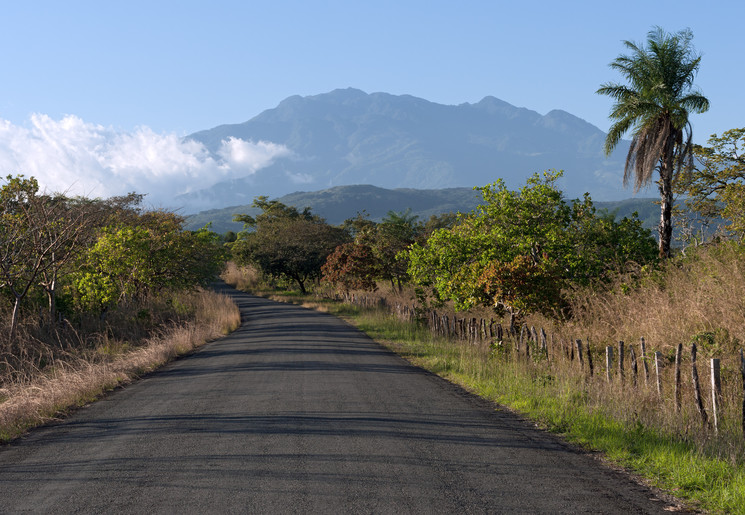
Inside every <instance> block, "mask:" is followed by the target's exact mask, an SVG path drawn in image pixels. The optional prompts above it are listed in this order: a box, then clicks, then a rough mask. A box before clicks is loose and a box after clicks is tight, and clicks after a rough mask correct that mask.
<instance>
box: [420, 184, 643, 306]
mask: <svg viewBox="0 0 745 515" xmlns="http://www.w3.org/2000/svg"><path fill="white" fill-rule="evenodd" d="M559 177H561V172H546V173H545V174H544V175H543V177H540V176H538V175H537V174H536V175H534V176H532V177H531V178H530V179H528V181H527V184H526V185H525V186H524V187H523V188H521V189H520V190H518V191H511V190H508V189H507V187H506V186H505V184H504V182H503V181H501V180H500V181H497V182H496V183H494V184H492V185H489V186H486V187H483V188H479V189H480V191H481V194H482V196H483V198H484V202H483V204H481V205H480V206H479V207H478V208H477V209H476V210H475V211H474V212H472V213H470V214H468V215H461V217H460V218H459V220H458V223H456V225H455V226H454V227H453V228H451V229H439V230H436V231H434V232H433V233H432V235H431V236H430V237H429V239H428V240H427V241H426V243H425V244H419V243H415V244H414V245H412V246H411V250H410V251H409V252H408V258H409V268H408V271H409V274H410V275H411V278H412V282H413V283H414V284H416V285H419V286H424V287H431V288H432V289H433V291H434V293H435V296H436V298H438V299H439V300H452V301H453V302H454V304H455V307H456V308H457V309H468V308H471V307H473V306H474V305H477V304H483V305H486V306H493V307H495V308H497V309H498V310H502V309H504V310H507V311H510V312H512V313H515V314H519V313H522V312H529V311H536V310H538V311H544V312H554V311H555V310H557V309H559V308H561V307H562V301H561V291H562V289H563V288H565V287H566V286H567V285H568V284H571V283H579V284H587V283H589V282H590V281H593V280H597V279H601V278H603V276H604V275H605V274H607V273H610V272H612V271H614V270H618V269H619V268H621V267H622V266H623V265H625V264H626V263H627V262H628V261H630V260H634V261H639V262H642V263H646V262H647V261H649V260H651V259H653V258H654V255H655V253H656V251H655V242H654V239H653V238H652V237H651V235H650V234H649V231H647V230H645V229H643V228H642V225H641V221H640V220H638V218H632V219H624V220H622V221H620V222H616V221H615V220H613V218H612V217H609V216H604V217H603V216H598V215H597V214H596V212H595V208H594V206H593V205H592V201H591V200H590V198H589V196H585V198H584V199H583V200H581V201H580V200H576V201H574V202H572V203H571V204H570V203H568V202H566V201H565V200H564V198H563V194H562V192H561V190H559V189H558V187H557V186H556V181H557V180H558V179H559Z"/></svg>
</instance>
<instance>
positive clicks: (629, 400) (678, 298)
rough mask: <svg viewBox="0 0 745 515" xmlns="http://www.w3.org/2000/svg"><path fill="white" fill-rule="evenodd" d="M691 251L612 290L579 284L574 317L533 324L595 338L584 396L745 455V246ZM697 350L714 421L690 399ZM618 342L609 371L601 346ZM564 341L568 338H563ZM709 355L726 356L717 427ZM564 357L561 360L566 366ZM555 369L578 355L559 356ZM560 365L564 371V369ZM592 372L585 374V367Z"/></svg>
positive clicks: (703, 446)
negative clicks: (621, 352) (744, 367)
mask: <svg viewBox="0 0 745 515" xmlns="http://www.w3.org/2000/svg"><path fill="white" fill-rule="evenodd" d="M687 254H688V255H687V256H684V257H680V258H677V259H674V260H671V261H669V262H668V263H666V264H665V265H664V266H663V267H661V268H660V269H659V270H657V271H654V272H651V273H647V274H643V275H642V277H641V278H637V279H635V282H634V283H633V284H625V283H624V282H623V280H619V282H618V283H616V284H614V285H613V286H612V287H610V288H608V289H607V290H606V291H597V290H592V289H589V288H588V289H585V290H578V291H575V292H574V293H573V294H572V296H571V305H572V311H573V315H574V316H573V318H572V319H571V320H569V321H566V322H562V323H559V322H557V321H555V320H548V319H545V318H543V317H539V316H535V317H530V318H529V319H528V323H529V324H535V325H536V326H539V325H540V326H544V327H546V329H547V331H549V332H553V333H554V334H555V337H556V340H557V341H561V342H564V345H565V346H566V345H569V344H570V343H572V342H574V341H575V340H576V339H582V341H583V342H584V343H585V345H586V343H587V342H590V344H591V352H592V353H593V358H594V365H595V375H594V377H593V378H592V379H590V380H587V381H586V386H585V390H586V395H587V402H588V405H589V406H591V407H593V409H597V410H600V411H602V412H603V413H606V414H608V415H610V416H612V417H614V418H615V419H617V420H621V421H623V422H625V423H626V424H628V425H629V426H630V427H633V426H635V425H638V426H640V427H648V428H654V429H657V430H660V431H662V432H664V433H665V434H668V435H672V436H675V437H677V438H680V439H682V440H684V441H687V442H692V443H694V444H695V445H696V446H697V448H698V449H699V450H700V451H701V452H704V453H706V454H707V455H710V456H716V457H718V458H721V459H725V460H727V461H729V462H731V463H733V464H742V463H745V435H743V423H742V420H743V395H744V388H743V386H744V385H743V378H742V375H741V371H740V354H739V352H740V349H741V348H743V341H744V340H745V249H743V247H741V246H740V245H737V244H735V243H732V242H723V243H720V244H717V245H710V246H706V247H699V248H692V249H688V252H687ZM641 338H644V339H645V341H646V346H647V356H648V359H647V367H648V369H649V373H650V378H649V380H647V379H646V376H644V374H643V370H644V368H643V365H644V363H643V362H642V360H641V345H640V339H641ZM619 341H624V342H625V350H626V355H625V367H624V368H625V374H624V377H621V375H620V371H619V368H618V367H619V363H618V342H619ZM694 343H695V344H696V346H697V350H698V356H697V368H698V375H699V378H700V386H701V394H702V397H703V402H704V407H705V410H706V412H707V418H708V422H709V423H708V424H704V423H703V419H702V417H701V415H700V414H699V412H698V410H697V408H696V406H695V403H694V388H693V377H692V376H693V367H692V359H691V346H692V344H694ZM678 344H682V345H683V353H682V363H681V389H680V399H681V406H680V408H678V405H677V403H676V400H675V384H676V383H675V355H676V350H677V347H678ZM630 345H632V346H634V351H635V354H636V358H637V360H636V363H637V367H638V370H639V377H638V379H637V381H638V384H637V386H636V387H633V386H632V376H631V374H632V372H631V362H630V356H629V346H630ZM607 346H612V347H613V355H614V361H613V365H612V367H613V368H612V374H611V381H610V382H609V381H608V380H607V376H606V374H607V370H606V366H605V352H606V351H605V349H606V347H607ZM565 348H566V347H565ZM655 351H659V352H660V353H661V354H662V362H661V363H662V370H661V382H662V394H661V395H660V394H658V392H657V388H656V376H655V363H654V359H653V356H654V352H655ZM711 358H717V359H719V360H720V361H721V379H722V402H721V409H720V412H719V431H718V433H715V432H714V431H713V428H712V424H711V422H712V415H713V414H712V408H713V400H712V386H711V366H710V365H711ZM561 363H565V364H564V365H562V364H561ZM557 366H558V367H559V368H561V367H562V366H563V367H565V368H566V367H567V366H569V367H570V369H569V373H574V374H576V373H577V364H576V362H574V363H572V362H567V360H566V359H559V360H558V363H557ZM560 373H567V372H566V371H565V372H560ZM585 375H586V374H585Z"/></svg>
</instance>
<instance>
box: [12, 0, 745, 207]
mask: <svg viewBox="0 0 745 515" xmlns="http://www.w3.org/2000/svg"><path fill="white" fill-rule="evenodd" d="M710 5H712V7H706V8H704V7H702V4H701V3H700V2H695V3H694V2H692V1H688V0H683V1H677V2H672V1H666V0H659V1H654V2H649V1H629V2H623V3H619V2H614V3H611V2H599V1H597V0H596V1H587V2H584V1H582V2H571V1H566V2H555V1H550V2H549V1H522V2H514V1H513V2H498V1H473V0H463V1H461V2H457V3H456V2H452V1H450V2H444V1H437V0H435V1H432V0H430V1H426V2H425V1H406V0H398V1H395V2H393V1H387V0H383V1H376V2H369V1H365V2H362V1H324V2H307V1H303V2H301V1H282V0H273V1H241V2H239V1H236V2H232V1H220V0H212V1H210V2H207V1H201V2H196V1H178V2H172V1H157V2H156V1H153V0H150V1H145V2H143V1H139V0H130V1H127V2H100V1H76V0H70V1H69V2H57V1H55V2H40V1H34V0H28V1H25V2H7V3H6V5H4V6H3V10H2V16H1V17H0V45H1V46H2V48H3V49H4V51H3V52H2V54H0V66H2V70H3V73H2V80H0V168H1V170H0V173H2V175H5V174H6V173H8V172H9V171H8V170H6V168H8V167H15V168H23V169H24V171H26V173H27V174H29V170H28V169H29V168H30V172H32V173H31V174H33V172H38V173H45V172H43V171H42V167H41V166H40V165H39V164H38V163H37V164H34V162H33V161H32V159H31V158H30V157H28V156H27V155H25V154H23V155H22V154H21V153H22V152H23V151H25V150H35V151H36V152H42V153H44V152H47V150H48V149H49V148H53V149H55V148H56V149H57V150H59V149H58V148H57V147H59V145H57V146H56V147H55V144H54V143H55V142H54V141H51V140H50V139H49V138H55V137H56V138H61V141H62V142H61V143H59V142H57V143H59V144H61V145H63V146H64V145H76V144H77V145H78V146H80V145H90V144H95V142H96V141H101V140H103V141H106V142H108V143H107V144H108V145H110V147H111V148H114V147H116V145H120V144H121V141H122V140H123V141H125V142H127V144H128V145H130V146H129V147H128V148H129V150H130V151H131V150H132V148H133V147H132V145H135V146H136V144H137V142H138V141H139V142H140V147H137V148H138V150H137V151H136V152H140V154H143V153H144V154H147V155H146V156H145V157H148V155H149V154H151V153H152V152H154V151H157V149H158V148H164V147H163V145H165V146H166V147H168V146H169V145H171V146H173V145H176V143H175V142H174V138H177V137H180V136H183V135H186V134H188V133H191V132H194V131H197V130H202V129H207V128H211V127H214V126H216V125H219V124H223V123H237V122H242V121H245V120H248V119H250V118H251V117H253V116H255V115H257V114H258V113H260V112H261V111H263V110H265V109H269V108H272V107H274V106H276V105H277V104H278V103H279V102H280V101H281V100H283V99H284V98H286V97H288V96H290V95H295V94H299V95H313V94H318V93H324V92H327V91H330V90H332V89H336V88H344V87H355V88H359V89H362V90H364V91H367V92H375V91H385V92H389V93H393V94H411V95H415V96H418V97H422V98H425V99H427V100H431V101H434V102H439V103H444V104H459V103H463V102H478V101H479V100H480V99H481V98H483V97H484V96H486V95H493V96H495V97H497V98H500V99H502V100H505V101H507V102H509V103H511V104H514V105H516V106H520V107H527V108H529V109H533V110H536V111H538V112H540V113H542V114H545V113H546V112H548V111H550V110H552V109H563V110H566V111H569V112H570V113H572V114H574V115H576V116H579V117H581V118H583V119H585V120H587V121H588V122H590V123H592V124H594V125H597V126H598V127H600V128H601V129H603V130H607V129H608V126H609V122H608V119H607V115H608V112H609V110H610V104H611V102H610V99H609V98H607V97H601V96H599V95H596V94H595V90H596V89H597V88H598V87H599V86H600V84H601V83H603V82H606V81H609V80H616V79H617V78H618V77H616V76H615V74H614V72H612V70H610V68H609V67H608V64H609V63H610V62H611V61H612V60H613V59H614V58H615V57H616V56H618V55H619V54H620V53H622V52H623V51H624V47H623V45H622V40H624V39H629V40H633V41H638V42H643V41H644V39H645V37H646V34H647V32H648V31H649V30H650V28H651V27H652V26H654V25H660V26H661V27H663V28H664V29H665V30H668V31H677V30H680V29H683V28H686V27H688V28H690V29H691V30H692V31H693V34H694V40H693V43H694V46H695V47H696V49H697V50H698V51H699V52H700V53H701V54H702V55H703V60H702V64H701V68H700V72H699V75H698V79H697V81H696V83H697V86H698V87H699V88H700V89H701V91H702V92H703V93H704V94H705V95H706V96H707V97H708V98H709V100H710V101H711V109H710V111H709V112H708V113H706V114H703V115H695V116H693V117H692V122H693V127H694V135H695V139H696V140H697V141H698V142H700V143H704V142H705V140H706V138H707V137H708V135H709V134H711V133H713V132H717V133H721V132H723V131H725V130H727V129H730V128H734V127H742V126H745V102H743V99H742V94H741V93H742V90H743V86H742V85H743V84H745V67H743V66H742V65H741V63H742V57H743V49H744V48H745V43H743V40H742V33H741V23H742V19H743V18H745V2H741V1H723V2H715V3H713V4H710ZM66 117H67V118H66ZM70 131H73V132H70ZM50 134H51V136H50ZM81 135H82V136H81ZM3 138H5V140H3ZM45 138H46V139H45ZM81 138H82V139H81ZM148 138H151V139H153V138H154V139H155V140H157V141H156V142H155V144H153V145H150V144H149V143H143V142H144V141H146V140H147V141H150V140H148ZM3 141H4V142H3ZM112 141H115V143H112ZM164 141H165V143H164ZM143 145H144V147H143ZM159 145H160V147H159ZM65 148H68V147H65ZM70 148H73V147H70ZM117 148H118V147H117ZM75 149H77V147H74V148H73V150H71V151H69V152H67V151H66V152H62V154H63V158H65V159H67V160H68V162H67V164H68V165H74V166H83V165H84V164H85V163H83V165H81V164H80V162H79V161H80V160H81V159H83V161H85V159H86V158H81V157H80V155H78V154H75ZM171 150H173V149H172V148H171ZM193 150H194V149H192V150H188V151H187V153H188V152H191V151H193ZM251 150H252V151H255V152H258V155H259V156H260V158H261V159H265V161H261V162H268V161H266V159H271V155H268V154H262V152H263V151H266V148H264V149H256V148H253V147H252V149H251ZM9 152H13V155H10V156H9V155H7V154H8V153H9ZM136 152H135V153H136ZM196 152H197V154H199V152H198V149H197V151H196ZM278 152H281V149H280V150H278ZM3 153H5V154H6V155H5V156H4V157H3ZM89 154H90V155H89ZM86 155H88V157H89V158H91V159H94V160H97V162H103V161H105V163H104V164H103V165H101V166H102V167H103V168H102V169H101V170H102V171H101V173H100V174H99V178H98V179H97V180H98V182H99V183H100V184H99V185H98V186H96V185H94V184H92V183H91V184H88V183H86V182H85V180H84V179H82V178H80V177H78V178H77V181H76V182H77V183H79V184H80V185H84V186H85V187H88V188H89V192H90V193H94V194H98V193H101V194H107V193H109V192H112V191H113V190H111V187H108V186H106V185H105V184H104V183H106V181H107V179H106V177H107V175H106V172H107V170H109V169H108V168H106V166H109V167H110V166H114V165H112V164H111V163H119V166H120V167H121V168H122V169H128V168H127V167H129V169H131V168H132V167H134V168H137V169H138V170H141V171H142V174H143V177H144V176H145V175H147V170H145V168H147V166H148V165H147V164H143V162H142V160H143V159H145V157H143V156H142V155H140V158H141V159H140V161H138V162H136V163H124V164H122V163H121V160H122V159H124V157H123V156H124V155H125V152H124V151H119V150H116V151H115V150H111V152H110V155H107V157H106V158H105V159H103V158H102V159H99V157H100V156H97V155H96V154H95V153H93V154H91V153H88V154H86ZM91 156H92V157H91ZM58 157H59V154H57V155H56V157H55V155H46V156H45V157H44V160H43V162H44V163H45V164H46V165H48V166H49V165H50V163H53V162H54V161H55V159H56V158H58ZM192 157H193V156H192ZM149 159H150V160H151V161H150V165H151V166H155V164H153V163H155V162H156V161H157V159H155V160H153V158H152V156H149ZM196 159H197V161H199V160H202V161H203V160H204V159H206V158H204V156H201V155H197V157H196ZM63 160H64V159H63ZM229 160H230V158H229V156H228V157H226V161H225V162H220V163H211V164H210V166H213V168H214V167H218V168H219V167H220V166H223V168H225V166H224V165H225V163H227V162H228V161H229ZM177 161H178V159H177ZM179 162H180V163H181V161H179ZM107 163H108V164H107ZM156 164H157V163H156ZM182 164H183V163H182ZM244 164H246V163H244ZM158 166H167V165H163V163H159V164H158ZM246 166H254V165H249V164H246ZM255 166H260V164H257V165H255ZM138 167H139V168H138ZM187 168H188V167H187ZM19 171H21V170H19ZM187 172H188V173H187V174H191V175H192V176H194V175H196V174H199V173H200V172H199V166H197V165H195V166H194V167H192V168H188V170H187ZM226 173H228V172H226ZM71 178H72V176H67V175H65V174H64V173H62V172H60V173H57V174H56V176H55V177H50V178H48V179H47V183H49V184H50V187H53V188H60V187H62V186H63V185H64V184H65V180H67V181H68V182H69V181H70V179H71ZM107 188H108V189H107Z"/></svg>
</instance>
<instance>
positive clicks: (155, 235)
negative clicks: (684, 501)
mask: <svg viewBox="0 0 745 515" xmlns="http://www.w3.org/2000/svg"><path fill="white" fill-rule="evenodd" d="M136 220H137V222H138V223H137V225H134V226H132V225H123V226H109V227H105V228H104V229H103V230H102V231H101V234H100V235H99V237H98V239H97V240H96V242H95V243H94V244H93V245H92V246H91V248H90V249H88V251H87V252H86V253H85V255H84V256H83V259H82V260H81V264H80V268H79V271H78V272H77V273H76V275H75V287H76V289H77V294H78V298H79V300H80V302H81V304H82V306H84V307H85V308H87V309H97V310H100V311H101V312H105V311H106V310H107V309H108V308H109V307H111V306H113V305H116V304H118V303H120V302H129V301H138V300H140V299H142V298H144V297H146V296H147V295H150V294H153V293H159V292H162V291H164V290H183V289H189V288H192V287H195V286H199V285H206V284H207V283H208V282H209V281H211V280H213V279H214V278H215V277H216V276H217V274H218V273H219V271H220V270H221V269H222V266H223V265H224V263H225V260H226V258H227V251H226V249H225V248H224V246H223V245H222V244H221V242H220V238H219V236H218V235H217V234H215V233H213V232H211V231H209V230H208V229H207V228H204V229H201V230H199V231H194V232H191V231H184V230H183V229H182V227H183V223H184V220H183V218H182V217H180V216H178V215H176V214H174V213H170V212H167V211H153V212H146V213H143V214H141V215H140V216H139V217H138V218H137V219H136Z"/></svg>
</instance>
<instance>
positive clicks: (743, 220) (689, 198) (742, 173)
mask: <svg viewBox="0 0 745 515" xmlns="http://www.w3.org/2000/svg"><path fill="white" fill-rule="evenodd" d="M707 143H708V146H700V145H694V146H693V154H694V156H695V166H694V168H693V169H692V170H691V171H690V174H688V175H687V176H685V175H684V176H682V177H681V178H680V180H678V181H676V183H675V191H676V192H677V193H680V194H682V195H684V196H685V201H684V202H685V205H686V207H687V208H688V209H689V210H690V211H693V212H694V213H696V214H697V215H698V216H699V217H701V219H702V220H703V222H704V224H706V225H708V224H709V223H711V221H712V220H715V219H717V218H725V219H726V220H728V221H729V225H728V226H727V230H728V231H729V232H730V233H731V234H733V235H734V236H735V237H736V238H737V239H738V240H742V239H743V238H745V153H743V149H744V148H745V128H740V129H730V130H728V131H725V132H724V133H723V134H722V135H721V136H717V135H716V134H713V135H712V136H711V137H710V138H709V140H708V142H707Z"/></svg>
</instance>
